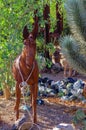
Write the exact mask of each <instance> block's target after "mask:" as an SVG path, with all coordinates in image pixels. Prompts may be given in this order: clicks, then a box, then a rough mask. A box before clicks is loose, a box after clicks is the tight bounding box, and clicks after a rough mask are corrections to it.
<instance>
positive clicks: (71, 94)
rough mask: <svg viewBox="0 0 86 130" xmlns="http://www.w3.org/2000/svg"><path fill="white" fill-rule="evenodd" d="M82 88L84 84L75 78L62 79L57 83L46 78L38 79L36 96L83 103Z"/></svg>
mask: <svg viewBox="0 0 86 130" xmlns="http://www.w3.org/2000/svg"><path fill="white" fill-rule="evenodd" d="M84 86H85V82H84V81H83V80H81V79H76V78H64V79H63V80H59V81H57V82H55V81H53V80H51V79H49V78H47V77H44V78H39V83H38V87H39V91H38V96H41V97H42V96H46V97H48V96H59V97H61V99H62V100H75V99H79V100H82V101H84V102H85V97H84V96H83V89H84Z"/></svg>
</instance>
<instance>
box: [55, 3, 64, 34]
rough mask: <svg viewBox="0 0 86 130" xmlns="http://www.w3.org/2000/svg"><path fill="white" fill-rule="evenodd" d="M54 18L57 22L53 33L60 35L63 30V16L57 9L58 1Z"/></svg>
mask: <svg viewBox="0 0 86 130" xmlns="http://www.w3.org/2000/svg"><path fill="white" fill-rule="evenodd" d="M56 19H57V24H56V30H55V33H57V34H58V36H60V35H61V34H62V31H63V16H62V14H61V13H60V11H59V3H58V2H57V3H56Z"/></svg>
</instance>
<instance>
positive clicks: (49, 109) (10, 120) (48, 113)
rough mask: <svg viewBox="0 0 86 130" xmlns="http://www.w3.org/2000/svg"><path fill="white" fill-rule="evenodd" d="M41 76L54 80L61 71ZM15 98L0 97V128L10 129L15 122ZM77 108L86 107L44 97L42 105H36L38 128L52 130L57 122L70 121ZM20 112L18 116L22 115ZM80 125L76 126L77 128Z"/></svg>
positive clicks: (3, 129) (61, 77)
mask: <svg viewBox="0 0 86 130" xmlns="http://www.w3.org/2000/svg"><path fill="white" fill-rule="evenodd" d="M42 76H43V77H45V76H47V77H49V78H50V79H53V80H54V81H57V80H60V79H63V72H60V73H58V74H46V73H45V74H42ZM77 78H81V79H83V80H85V79H86V77H85V76H83V75H78V76H77ZM14 103H15V98H14V97H12V98H11V99H10V100H5V99H4V98H1V97H0V115H1V121H0V130H11V127H12V125H13V124H14V122H15V113H14V111H13V107H14ZM79 108H84V109H85V108H86V105H85V104H82V103H81V102H79V101H76V102H74V101H71V102H68V101H65V102H64V101H61V100H60V99H59V98H56V97H49V98H44V105H40V106H39V105H38V106H37V114H38V124H39V127H40V130H53V128H54V127H55V126H57V125H58V124H59V123H72V118H73V115H74V114H75V112H76V110H77V109H79ZM22 114H23V113H22V112H20V116H22ZM79 128H80V126H76V130H79Z"/></svg>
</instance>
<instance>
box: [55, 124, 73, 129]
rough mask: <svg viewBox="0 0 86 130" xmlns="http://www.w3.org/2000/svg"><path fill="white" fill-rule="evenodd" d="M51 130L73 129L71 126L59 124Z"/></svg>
mask: <svg viewBox="0 0 86 130" xmlns="http://www.w3.org/2000/svg"><path fill="white" fill-rule="evenodd" d="M53 130H75V128H74V126H73V125H72V124H66V123H60V124H59V125H57V127H55V128H53Z"/></svg>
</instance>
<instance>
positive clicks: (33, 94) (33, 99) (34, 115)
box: [31, 84, 38, 123]
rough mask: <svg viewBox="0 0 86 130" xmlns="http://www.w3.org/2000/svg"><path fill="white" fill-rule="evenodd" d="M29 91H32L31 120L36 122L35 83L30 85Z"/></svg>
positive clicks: (36, 92) (36, 87) (36, 89)
mask: <svg viewBox="0 0 86 130" xmlns="http://www.w3.org/2000/svg"><path fill="white" fill-rule="evenodd" d="M31 93H32V111H33V122H34V123H37V95H38V85H37V84H35V85H33V86H32V88H31Z"/></svg>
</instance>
